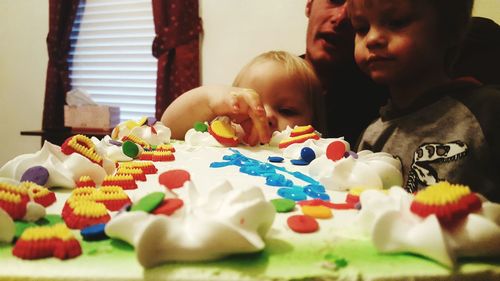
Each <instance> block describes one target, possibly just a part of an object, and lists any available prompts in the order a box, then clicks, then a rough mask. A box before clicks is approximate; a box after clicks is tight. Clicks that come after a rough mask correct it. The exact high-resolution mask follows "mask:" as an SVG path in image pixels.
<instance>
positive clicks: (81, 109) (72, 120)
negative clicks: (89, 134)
mask: <svg viewBox="0 0 500 281" xmlns="http://www.w3.org/2000/svg"><path fill="white" fill-rule="evenodd" d="M119 122H120V108H119V107H114V106H105V105H79V106H70V105H65V106H64V126H66V127H72V128H77V129H98V130H109V129H111V128H114V127H115V126H116V125H117V124H118V123H119Z"/></svg>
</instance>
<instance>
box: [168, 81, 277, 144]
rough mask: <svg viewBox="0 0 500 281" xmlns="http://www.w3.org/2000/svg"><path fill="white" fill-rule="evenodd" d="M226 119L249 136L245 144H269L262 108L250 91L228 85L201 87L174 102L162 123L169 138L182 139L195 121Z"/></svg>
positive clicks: (256, 96)
mask: <svg viewBox="0 0 500 281" xmlns="http://www.w3.org/2000/svg"><path fill="white" fill-rule="evenodd" d="M224 115H226V116H229V117H231V118H232V119H233V121H235V122H236V123H240V124H241V125H242V127H243V128H244V129H245V132H246V133H247V134H249V137H248V139H247V142H248V143H249V144H250V145H255V144H257V143H259V142H262V143H268V142H269V140H270V137H271V132H270V129H269V125H268V123H267V118H266V113H265V110H264V106H263V105H262V102H261V100H260V96H259V95H258V94H257V93H256V92H255V91H253V90H250V89H243V88H236V87H229V86H202V87H198V88H195V89H192V90H190V91H188V92H186V93H184V94H182V95H181V96H179V97H178V98H177V99H175V100H174V101H173V102H172V103H171V104H170V105H169V106H168V107H167V109H166V110H165V112H164V113H163V116H162V118H161V122H162V123H163V124H164V125H165V126H167V127H169V128H170V129H171V130H172V138H174V139H184V135H185V134H186V132H187V131H188V130H189V129H191V128H192V127H193V124H194V123H195V122H196V121H202V122H203V121H211V120H212V119H214V118H215V117H217V116H224Z"/></svg>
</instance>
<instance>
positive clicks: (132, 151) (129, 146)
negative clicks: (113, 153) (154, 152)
mask: <svg viewBox="0 0 500 281" xmlns="http://www.w3.org/2000/svg"><path fill="white" fill-rule="evenodd" d="M122 151H123V154H125V155H127V156H128V157H130V158H133V159H135V158H137V156H138V155H139V152H140V151H139V147H138V146H137V145H136V144H135V142H132V141H129V140H127V141H124V142H123V145H122Z"/></svg>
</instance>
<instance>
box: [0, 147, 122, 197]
mask: <svg viewBox="0 0 500 281" xmlns="http://www.w3.org/2000/svg"><path fill="white" fill-rule="evenodd" d="M34 166H42V167H44V168H45V169H47V171H48V173H49V177H48V180H47V182H46V183H45V184H44V186H46V187H66V188H73V187H75V182H76V181H77V180H78V179H79V178H80V177H81V176H90V177H91V178H92V180H93V181H94V182H95V183H97V184H100V183H101V182H102V180H103V179H104V177H105V176H106V175H110V174H112V173H114V171H115V164H114V162H113V161H111V160H110V159H108V158H105V157H104V158H103V161H102V166H101V165H99V164H96V163H94V162H92V161H90V160H89V159H88V158H86V157H84V156H82V155H81V154H79V153H71V154H70V155H66V154H64V153H63V152H62V151H61V147H60V146H57V145H54V144H51V143H50V142H47V141H46V142H45V143H44V144H43V147H42V148H41V149H40V150H39V151H37V152H35V153H31V154H23V155H19V156H17V157H16V158H14V159H12V160H10V161H9V162H7V163H6V164H5V165H4V166H3V167H2V168H0V177H6V178H11V179H15V180H17V181H20V180H21V177H22V175H23V174H24V172H26V170H28V169H29V168H31V167H34Z"/></svg>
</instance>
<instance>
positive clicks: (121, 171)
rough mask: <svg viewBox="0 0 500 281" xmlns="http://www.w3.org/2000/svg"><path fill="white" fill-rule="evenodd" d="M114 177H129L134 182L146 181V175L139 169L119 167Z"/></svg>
mask: <svg viewBox="0 0 500 281" xmlns="http://www.w3.org/2000/svg"><path fill="white" fill-rule="evenodd" d="M116 175H131V176H132V177H133V178H134V180H136V181H146V174H145V173H144V171H143V170H142V169H139V168H128V167H125V166H119V167H118V170H117V171H116Z"/></svg>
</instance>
